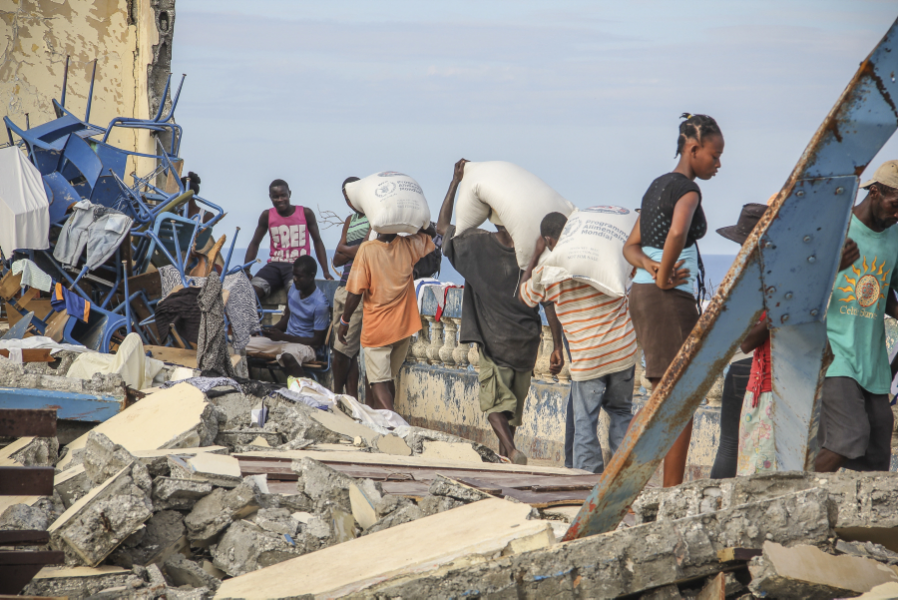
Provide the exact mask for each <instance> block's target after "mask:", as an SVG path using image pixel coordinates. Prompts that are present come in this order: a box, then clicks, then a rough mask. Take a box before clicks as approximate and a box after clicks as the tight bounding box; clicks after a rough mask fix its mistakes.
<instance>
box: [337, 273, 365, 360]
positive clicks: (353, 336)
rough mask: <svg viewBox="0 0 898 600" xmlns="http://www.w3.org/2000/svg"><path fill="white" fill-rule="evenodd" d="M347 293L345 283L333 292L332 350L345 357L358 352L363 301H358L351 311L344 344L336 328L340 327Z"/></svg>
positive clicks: (351, 356)
mask: <svg viewBox="0 0 898 600" xmlns="http://www.w3.org/2000/svg"><path fill="white" fill-rule="evenodd" d="M348 294H349V292H347V291H346V286H345V285H341V286H340V287H338V288H337V291H336V292H334V324H333V330H334V350H336V351H337V352H339V353H340V354H342V355H343V356H345V357H347V358H355V357H356V356H357V355H358V353H359V340H361V339H362V308H363V307H362V304H364V302H363V301H361V302H359V305H358V307H357V308H356V309H355V312H354V313H352V318H350V319H349V330H348V331H347V332H346V343H345V344H344V343H343V342H341V341H340V338H339V336H338V335H337V334H336V333H337V329H339V327H340V317H342V316H343V309H344V308H346V296H347V295H348Z"/></svg>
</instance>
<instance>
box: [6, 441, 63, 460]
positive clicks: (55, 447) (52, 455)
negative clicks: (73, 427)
mask: <svg viewBox="0 0 898 600" xmlns="http://www.w3.org/2000/svg"><path fill="white" fill-rule="evenodd" d="M9 458H11V459H13V460H14V461H16V462H17V463H19V465H21V466H23V467H52V466H53V465H55V464H56V461H57V460H58V459H59V440H57V439H56V438H55V437H35V438H31V441H30V442H28V443H27V444H26V445H25V447H24V448H20V449H19V450H16V451H15V452H13V453H12V454H10V455H9Z"/></svg>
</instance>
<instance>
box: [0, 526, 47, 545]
mask: <svg viewBox="0 0 898 600" xmlns="http://www.w3.org/2000/svg"><path fill="white" fill-rule="evenodd" d="M49 543H50V533H49V532H47V531H40V530H38V529H12V530H6V531H0V546H23V545H25V544H29V545H40V544H49Z"/></svg>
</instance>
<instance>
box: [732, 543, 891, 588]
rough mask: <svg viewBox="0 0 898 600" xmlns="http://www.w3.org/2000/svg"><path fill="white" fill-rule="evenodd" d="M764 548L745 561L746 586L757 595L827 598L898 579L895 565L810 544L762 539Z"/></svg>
mask: <svg viewBox="0 0 898 600" xmlns="http://www.w3.org/2000/svg"><path fill="white" fill-rule="evenodd" d="M763 550H764V554H763V555H762V556H759V557H756V558H753V559H752V560H751V562H749V565H748V569H749V571H750V572H751V583H750V584H749V586H748V587H749V589H750V590H751V592H752V593H753V594H755V595H759V596H764V597H771V598H782V599H783V600H790V599H793V598H794V599H795V600H798V599H802V600H830V599H831V598H838V597H850V596H855V595H857V594H863V593H865V592H869V591H870V590H871V589H873V588H874V587H876V586H877V585H882V584H884V583H898V569H896V568H895V567H890V566H887V565H883V564H881V563H879V562H876V561H874V560H870V559H867V558H858V557H856V556H844V555H843V556H833V555H831V554H827V553H826V552H823V551H822V550H820V549H819V548H815V547H813V546H792V547H791V548H786V547H784V546H781V545H780V544H776V543H774V542H764V546H763Z"/></svg>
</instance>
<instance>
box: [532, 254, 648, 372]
mask: <svg viewBox="0 0 898 600" xmlns="http://www.w3.org/2000/svg"><path fill="white" fill-rule="evenodd" d="M542 269H543V268H542V267H541V266H540V267H537V268H536V269H534V271H533V277H532V278H531V279H528V280H527V281H526V282H524V285H522V286H521V298H522V299H523V300H524V302H526V303H527V305H528V306H536V305H537V304H538V303H545V302H553V303H554V304H555V314H556V315H558V320H559V321H561V325H562V327H564V334H565V336H566V337H567V340H568V344H569V345H570V350H571V366H570V369H571V379H573V380H574V381H587V380H589V379H595V378H596V377H601V376H603V375H608V374H609V373H617V372H619V371H623V370H624V369H629V368H630V367H632V366H633V365H634V364H636V332H635V331H634V330H633V322H632V321H631V320H630V303H629V301H628V298H627V296H623V297H622V298H612V297H611V296H608V295H607V294H603V293H602V292H600V291H599V290H597V289H596V288H594V287H592V286H591V285H589V284H587V283H582V282H580V281H576V280H574V279H566V280H564V281H561V282H559V283H552V284H549V285H548V286H543V285H541V284H540V283H539V281H540V277H541V275H542Z"/></svg>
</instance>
